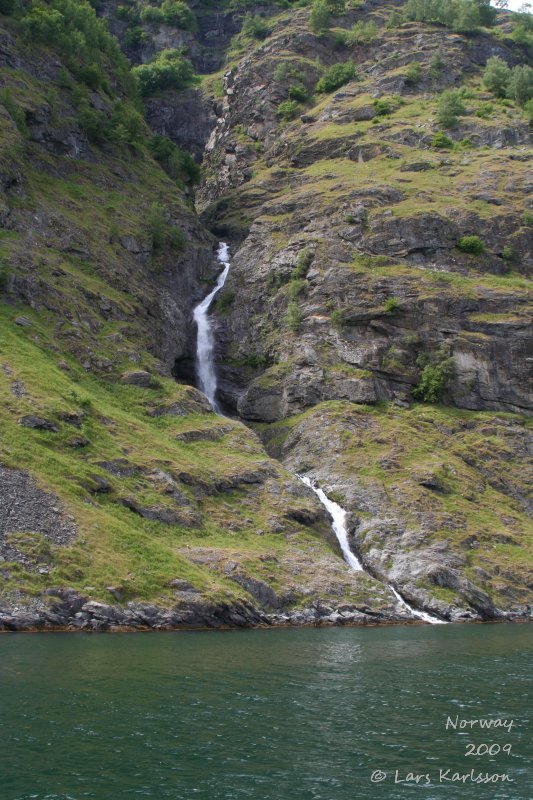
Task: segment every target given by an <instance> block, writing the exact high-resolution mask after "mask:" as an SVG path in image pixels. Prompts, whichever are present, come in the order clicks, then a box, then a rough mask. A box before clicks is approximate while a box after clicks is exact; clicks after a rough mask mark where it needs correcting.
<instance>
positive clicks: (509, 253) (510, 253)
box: [502, 244, 518, 263]
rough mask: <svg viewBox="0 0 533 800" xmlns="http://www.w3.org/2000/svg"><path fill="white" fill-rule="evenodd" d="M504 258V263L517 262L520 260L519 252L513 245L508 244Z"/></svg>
mask: <svg viewBox="0 0 533 800" xmlns="http://www.w3.org/2000/svg"><path fill="white" fill-rule="evenodd" d="M502 258H503V260H504V261H510V262H511V263H513V262H515V261H516V260H517V259H518V251H517V249H516V248H515V247H513V246H512V245H511V244H506V245H505V247H504V248H503V250H502Z"/></svg>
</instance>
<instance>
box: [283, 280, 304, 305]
mask: <svg viewBox="0 0 533 800" xmlns="http://www.w3.org/2000/svg"><path fill="white" fill-rule="evenodd" d="M306 289H307V281H306V280H303V279H302V278H297V279H293V280H291V281H290V282H289V283H288V284H287V295H288V296H289V298H290V299H291V300H296V299H297V298H298V297H299V296H300V295H301V294H303V293H304V292H305V290H306Z"/></svg>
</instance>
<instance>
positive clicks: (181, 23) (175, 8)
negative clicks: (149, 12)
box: [161, 0, 198, 31]
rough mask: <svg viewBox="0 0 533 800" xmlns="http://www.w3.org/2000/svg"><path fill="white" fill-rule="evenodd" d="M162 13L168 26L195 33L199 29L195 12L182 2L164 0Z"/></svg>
mask: <svg viewBox="0 0 533 800" xmlns="http://www.w3.org/2000/svg"><path fill="white" fill-rule="evenodd" d="M161 11H162V12H163V19H164V21H165V22H166V23H167V25H172V26H173V27H175V28H180V29H181V30H184V31H195V30H196V28H197V27H198V26H197V23H196V17H195V16H194V14H193V12H192V11H191V9H190V8H189V6H188V5H187V3H183V2H181V0H163V3H162V4H161Z"/></svg>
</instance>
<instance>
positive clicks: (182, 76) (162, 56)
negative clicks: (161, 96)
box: [133, 50, 194, 96]
mask: <svg viewBox="0 0 533 800" xmlns="http://www.w3.org/2000/svg"><path fill="white" fill-rule="evenodd" d="M133 72H134V74H135V75H136V77H137V79H138V81H139V85H140V88H141V93H142V94H143V95H144V96H148V95H151V94H154V92H156V91H158V90H162V89H185V88H186V87H187V86H190V85H191V83H192V82H193V78H194V69H193V66H192V64H191V62H190V61H188V60H187V59H186V58H184V57H183V55H182V54H181V52H180V51H179V50H163V51H162V52H161V53H159V54H158V56H157V57H156V58H155V59H154V60H153V61H151V62H150V63H149V64H140V65H139V66H138V67H134V69H133Z"/></svg>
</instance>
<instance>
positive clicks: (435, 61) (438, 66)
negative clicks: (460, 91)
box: [429, 53, 444, 80]
mask: <svg viewBox="0 0 533 800" xmlns="http://www.w3.org/2000/svg"><path fill="white" fill-rule="evenodd" d="M443 67H444V61H443V60H442V56H441V54H440V53H435V55H434V56H432V58H431V61H430V62H429V76H430V78H433V80H436V79H437V78H438V77H439V75H440V73H441V72H442V68H443Z"/></svg>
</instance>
